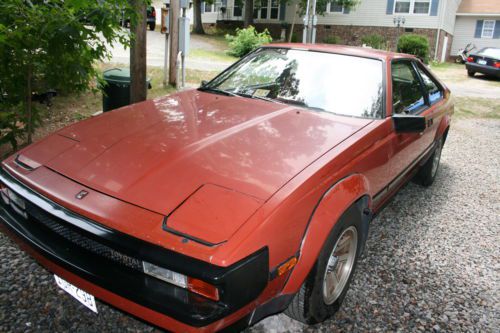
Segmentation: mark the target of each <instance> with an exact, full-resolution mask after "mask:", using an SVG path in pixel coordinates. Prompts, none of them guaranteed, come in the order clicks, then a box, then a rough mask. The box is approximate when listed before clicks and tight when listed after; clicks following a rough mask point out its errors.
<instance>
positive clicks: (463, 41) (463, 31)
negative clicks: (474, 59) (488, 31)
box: [451, 15, 500, 56]
mask: <svg viewBox="0 0 500 333" xmlns="http://www.w3.org/2000/svg"><path fill="white" fill-rule="evenodd" d="M478 20H497V21H498V20H500V15H499V16H497V17H491V16H458V17H457V20H456V23H455V35H454V38H453V45H452V48H451V55H452V56H454V55H456V54H457V52H458V50H459V49H463V48H464V47H465V46H466V45H467V44H468V43H473V44H474V45H475V46H476V50H475V51H477V50H479V49H481V48H483V47H498V48H500V38H475V37H474V34H475V31H476V23H477V21H478Z"/></svg>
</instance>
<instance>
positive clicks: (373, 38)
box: [361, 34, 387, 50]
mask: <svg viewBox="0 0 500 333" xmlns="http://www.w3.org/2000/svg"><path fill="white" fill-rule="evenodd" d="M361 43H363V44H366V45H368V46H370V47H373V48H374V49H378V50H385V49H386V48H387V46H386V41H385V38H384V36H381V35H377V34H373V35H366V36H364V37H362V38H361Z"/></svg>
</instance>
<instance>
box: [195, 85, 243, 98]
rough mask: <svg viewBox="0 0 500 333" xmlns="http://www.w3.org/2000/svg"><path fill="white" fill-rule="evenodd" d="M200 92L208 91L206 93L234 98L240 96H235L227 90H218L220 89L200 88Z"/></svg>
mask: <svg viewBox="0 0 500 333" xmlns="http://www.w3.org/2000/svg"><path fill="white" fill-rule="evenodd" d="M198 90H199V91H206V92H213V93H216V94H220V95H225V96H233V97H234V96H238V94H235V93H233V92H230V91H227V90H223V89H218V88H211V87H199V88H198Z"/></svg>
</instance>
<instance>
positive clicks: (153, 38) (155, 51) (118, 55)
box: [109, 30, 231, 71]
mask: <svg viewBox="0 0 500 333" xmlns="http://www.w3.org/2000/svg"><path fill="white" fill-rule="evenodd" d="M190 48H191V49H204V50H214V51H215V50H218V49H217V47H216V46H215V45H214V44H211V43H209V42H207V41H206V40H205V39H203V38H200V37H199V36H197V35H191V39H190ZM111 53H112V58H111V59H110V60H109V62H112V63H119V64H129V63H130V50H129V49H125V48H124V47H123V46H122V45H121V44H118V43H117V44H116V45H113V46H112V49H111ZM164 54H165V35H162V34H161V33H160V32H158V31H149V30H148V32H147V64H148V66H155V67H163V63H164V59H165V58H164ZM230 64H231V62H222V61H214V60H212V59H210V60H204V59H200V58H195V59H193V58H191V57H188V59H187V61H186V66H187V68H190V69H198V70H205V71H209V70H210V71H220V70H223V69H225V68H226V67H228V66H229V65H230Z"/></svg>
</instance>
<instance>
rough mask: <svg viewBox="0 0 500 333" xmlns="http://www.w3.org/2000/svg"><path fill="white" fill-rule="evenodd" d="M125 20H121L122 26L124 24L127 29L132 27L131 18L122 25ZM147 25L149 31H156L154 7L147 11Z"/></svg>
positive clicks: (149, 7)
mask: <svg viewBox="0 0 500 333" xmlns="http://www.w3.org/2000/svg"><path fill="white" fill-rule="evenodd" d="M122 22H123V20H120V24H123V25H124V26H125V27H129V26H130V18H127V19H125V23H122ZM146 24H147V25H148V27H149V30H151V31H154V30H155V28H156V9H155V7H153V6H148V8H147V9H146Z"/></svg>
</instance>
